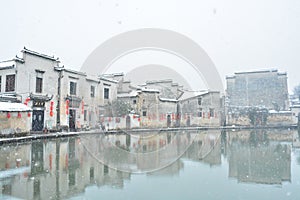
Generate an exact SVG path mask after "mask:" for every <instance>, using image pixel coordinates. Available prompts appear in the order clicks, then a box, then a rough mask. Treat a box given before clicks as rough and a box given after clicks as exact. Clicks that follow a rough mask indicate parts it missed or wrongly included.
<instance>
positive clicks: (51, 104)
mask: <svg viewBox="0 0 300 200" xmlns="http://www.w3.org/2000/svg"><path fill="white" fill-rule="evenodd" d="M53 105H54V102H53V101H51V102H50V117H53Z"/></svg>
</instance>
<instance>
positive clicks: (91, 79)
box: [86, 75, 99, 82]
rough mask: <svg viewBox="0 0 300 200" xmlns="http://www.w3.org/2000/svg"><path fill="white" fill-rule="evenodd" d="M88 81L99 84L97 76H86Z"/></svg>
mask: <svg viewBox="0 0 300 200" xmlns="http://www.w3.org/2000/svg"><path fill="white" fill-rule="evenodd" d="M86 80H88V81H94V82H99V78H98V77H97V76H93V75H87V76H86Z"/></svg>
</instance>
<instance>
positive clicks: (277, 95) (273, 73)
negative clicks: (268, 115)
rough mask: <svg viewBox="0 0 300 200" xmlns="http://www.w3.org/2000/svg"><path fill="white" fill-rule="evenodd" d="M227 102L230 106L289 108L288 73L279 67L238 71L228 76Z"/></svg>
mask: <svg viewBox="0 0 300 200" xmlns="http://www.w3.org/2000/svg"><path fill="white" fill-rule="evenodd" d="M226 84H227V91H226V92H227V104H228V106H230V107H241V108H242V107H265V108H267V109H275V110H287V109H288V108H289V103H288V86H287V73H285V72H284V73H281V72H278V70H277V69H272V70H261V71H250V72H236V73H234V75H233V76H227V77H226Z"/></svg>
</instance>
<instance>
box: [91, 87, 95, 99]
mask: <svg viewBox="0 0 300 200" xmlns="http://www.w3.org/2000/svg"><path fill="white" fill-rule="evenodd" d="M90 92H91V94H90V96H91V97H92V98H94V97H95V93H96V87H95V86H94V85H91V91H90Z"/></svg>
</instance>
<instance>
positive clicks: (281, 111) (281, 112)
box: [269, 110, 292, 114]
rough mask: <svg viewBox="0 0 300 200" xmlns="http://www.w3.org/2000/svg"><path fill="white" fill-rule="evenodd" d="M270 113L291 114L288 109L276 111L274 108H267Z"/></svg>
mask: <svg viewBox="0 0 300 200" xmlns="http://www.w3.org/2000/svg"><path fill="white" fill-rule="evenodd" d="M269 113H270V114H291V113H292V112H291V111H289V110H280V111H276V110H269Z"/></svg>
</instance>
